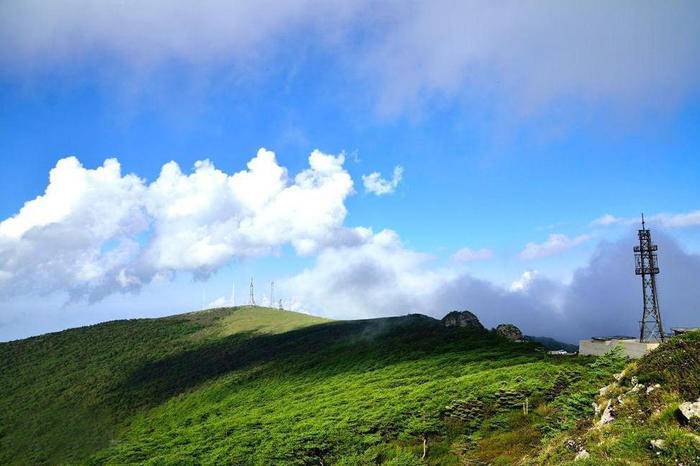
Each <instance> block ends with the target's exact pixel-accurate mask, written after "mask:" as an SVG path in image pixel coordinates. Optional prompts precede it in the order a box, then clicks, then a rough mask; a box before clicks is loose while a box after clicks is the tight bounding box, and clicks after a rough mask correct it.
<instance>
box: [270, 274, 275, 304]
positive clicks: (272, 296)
mask: <svg viewBox="0 0 700 466" xmlns="http://www.w3.org/2000/svg"><path fill="white" fill-rule="evenodd" d="M274 305H275V281H274V280H273V281H271V282H270V307H273V306H274Z"/></svg>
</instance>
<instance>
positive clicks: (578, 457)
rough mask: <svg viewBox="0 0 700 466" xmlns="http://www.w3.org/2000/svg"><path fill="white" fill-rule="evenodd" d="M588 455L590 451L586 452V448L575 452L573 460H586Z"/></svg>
mask: <svg viewBox="0 0 700 466" xmlns="http://www.w3.org/2000/svg"><path fill="white" fill-rule="evenodd" d="M590 457H591V454H590V453H588V452H587V451H586V450H581V451H580V452H578V453H576V458H574V461H578V460H587V459H588V458H590Z"/></svg>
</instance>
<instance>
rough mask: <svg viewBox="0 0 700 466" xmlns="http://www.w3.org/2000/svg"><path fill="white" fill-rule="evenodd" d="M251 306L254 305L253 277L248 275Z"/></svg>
mask: <svg viewBox="0 0 700 466" xmlns="http://www.w3.org/2000/svg"><path fill="white" fill-rule="evenodd" d="M249 304H250V305H251V306H255V285H253V277H250V303H249Z"/></svg>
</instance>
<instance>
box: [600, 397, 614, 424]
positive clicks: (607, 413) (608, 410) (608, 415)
mask: <svg viewBox="0 0 700 466" xmlns="http://www.w3.org/2000/svg"><path fill="white" fill-rule="evenodd" d="M613 419H615V416H614V415H613V410H612V406H611V402H610V400H608V404H607V406H605V409H604V410H603V414H602V415H601V416H600V420H599V421H598V425H599V426H603V425H605V424H607V423H608V422H611V421H612V420H613Z"/></svg>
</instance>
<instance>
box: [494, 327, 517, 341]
mask: <svg viewBox="0 0 700 466" xmlns="http://www.w3.org/2000/svg"><path fill="white" fill-rule="evenodd" d="M496 334H497V335H498V336H501V337H503V338H507V339H508V340H510V341H522V339H523V332H521V331H520V329H519V328H518V327H516V326H515V325H513V324H500V325H499V326H498V327H496Z"/></svg>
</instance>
